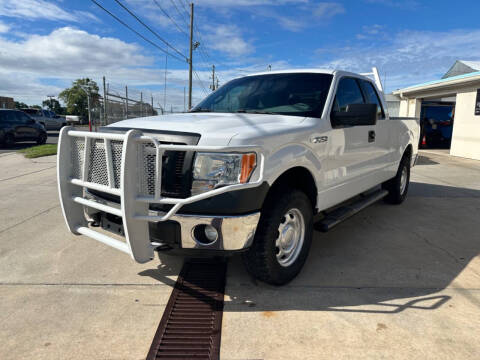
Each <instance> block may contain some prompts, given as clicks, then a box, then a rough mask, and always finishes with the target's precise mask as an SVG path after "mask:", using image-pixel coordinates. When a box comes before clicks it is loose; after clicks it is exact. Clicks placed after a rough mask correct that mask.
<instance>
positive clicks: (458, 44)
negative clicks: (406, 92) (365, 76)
mask: <svg viewBox="0 0 480 360" xmlns="http://www.w3.org/2000/svg"><path fill="white" fill-rule="evenodd" d="M389 39H390V40H388V41H384V42H382V43H381V44H374V43H371V44H370V45H367V44H365V43H364V42H362V43H360V44H358V45H354V46H347V47H338V48H329V49H318V50H317V52H316V53H317V55H318V56H322V57H323V58H325V59H326V60H325V61H324V62H323V63H321V64H319V66H321V67H328V68H336V69H344V70H350V71H354V72H365V71H368V70H369V69H370V68H371V67H372V66H377V67H378V68H379V70H380V72H381V74H385V73H386V75H387V88H388V89H389V90H393V89H397V88H400V87H404V86H409V85H413V84H416V83H419V82H423V81H428V80H435V79H438V78H440V77H441V76H442V75H443V74H444V73H445V72H446V71H447V70H448V69H449V67H450V66H451V65H452V64H453V63H454V62H455V60H457V59H467V60H478V59H480V29H473V30H466V29H458V30H453V31H448V32H433V31H402V32H399V33H396V34H391V35H390V37H389Z"/></svg>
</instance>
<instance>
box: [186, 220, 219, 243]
mask: <svg viewBox="0 0 480 360" xmlns="http://www.w3.org/2000/svg"><path fill="white" fill-rule="evenodd" d="M192 235H193V237H194V239H195V240H196V241H197V242H198V243H200V244H202V245H211V244H213V243H214V242H215V241H217V239H218V231H217V229H215V228H214V227H213V226H212V225H204V224H202V225H197V226H195V227H194V229H193V234H192Z"/></svg>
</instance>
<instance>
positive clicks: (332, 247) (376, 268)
mask: <svg viewBox="0 0 480 360" xmlns="http://www.w3.org/2000/svg"><path fill="white" fill-rule="evenodd" d="M479 211H480V191H478V190H472V189H467V188H458V187H451V186H443V185H433V184H427V183H418V182H412V183H411V188H410V193H409V197H408V198H407V201H406V202H405V203H404V204H402V205H401V206H390V205H386V204H384V203H377V204H375V205H373V206H371V207H370V208H367V209H365V210H364V211H362V212H361V213H359V214H357V215H355V216H354V217H352V218H351V219H349V220H347V221H345V222H344V223H342V224H340V225H339V226H338V227H336V228H334V229H332V230H331V231H330V232H328V233H318V232H317V233H315V235H314V241H313V243H312V247H311V249H310V255H309V258H308V259H307V263H306V264H305V267H304V268H303V270H302V271H301V273H300V274H299V275H298V277H297V278H295V279H294V280H293V281H292V282H291V283H289V284H287V285H285V286H282V287H275V286H271V285H268V284H264V283H262V282H259V281H256V280H255V279H253V278H252V277H251V276H249V274H248V273H247V272H246V271H245V269H244V267H243V264H242V262H241V258H240V257H234V258H231V259H230V261H229V268H228V275H227V288H226V294H225V295H226V296H225V301H226V308H225V311H232V312H245V311H247V312H249V311H254V312H259V311H286V310H301V311H338V312H362V313H382V314H388V313H391V314H394V313H399V312H402V311H405V310H407V309H417V310H418V309H421V310H434V309H437V308H439V307H441V306H443V305H444V304H445V303H447V302H448V301H449V300H450V298H451V296H453V295H452V292H451V291H449V292H448V295H447V294H445V292H444V291H443V290H445V289H446V288H447V287H448V286H449V285H450V284H451V283H452V282H454V281H455V288H456V289H458V290H456V291H462V293H465V294H467V293H468V289H465V288H468V287H470V288H471V287H474V286H473V285H472V286H469V284H468V282H469V281H470V282H471V281H475V282H478V281H479V280H480V279H479V275H478V273H475V272H473V271H472V270H471V269H467V270H466V271H465V273H467V275H465V276H463V275H464V274H462V272H464V270H465V269H466V267H467V265H468V264H469V262H470V261H471V260H472V259H473V258H475V257H476V256H478V255H479V254H480V242H479V241H478V239H479V238H480V228H479V227H478V226H477V221H478V219H477V216H478V213H479ZM169 258H170V261H171V257H168V256H166V255H163V254H160V259H161V261H162V263H163V264H165V263H167V264H168V261H169ZM162 266H163V267H165V265H162ZM166 268H168V266H166ZM140 275H143V276H150V277H153V278H155V279H156V280H158V281H161V282H163V283H166V284H168V285H171V286H173V281H171V280H170V279H168V278H167V276H168V275H172V274H169V273H168V271H167V272H165V271H163V270H162V268H159V269H151V270H146V271H144V272H142V273H140ZM472 278H473V280H471V279H472ZM469 279H470V280H469ZM469 298H470V301H472V302H474V303H476V305H478V306H480V302H479V301H478V300H476V299H475V298H473V297H471V296H470V297H469Z"/></svg>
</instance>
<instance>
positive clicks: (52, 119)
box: [21, 108, 67, 130]
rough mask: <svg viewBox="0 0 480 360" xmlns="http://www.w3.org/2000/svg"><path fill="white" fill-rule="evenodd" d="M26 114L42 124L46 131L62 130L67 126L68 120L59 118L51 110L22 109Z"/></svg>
mask: <svg viewBox="0 0 480 360" xmlns="http://www.w3.org/2000/svg"><path fill="white" fill-rule="evenodd" d="M21 110H22V111H23V112H24V113H26V114H28V115H30V117H32V118H33V119H35V120H36V121H37V122H39V123H40V124H42V125H43V126H44V127H45V129H47V130H60V129H61V128H62V127H63V126H65V125H66V124H67V123H66V120H65V118H63V117H61V116H58V115H57V114H55V113H54V112H53V111H50V110H43V109H33V108H27V109H21Z"/></svg>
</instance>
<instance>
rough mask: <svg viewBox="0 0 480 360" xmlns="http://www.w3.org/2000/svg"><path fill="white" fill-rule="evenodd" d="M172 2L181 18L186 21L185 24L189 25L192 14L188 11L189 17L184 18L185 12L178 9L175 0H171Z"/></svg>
mask: <svg viewBox="0 0 480 360" xmlns="http://www.w3.org/2000/svg"><path fill="white" fill-rule="evenodd" d="M170 2H171V3H172V5H173V7H174V8H175V10H177V13H178V15H180V18H181V19H182V20H183V21H184V22H185V26H186V27H188V26H189V25H188V19H189V18H190V14H189V13H188V11H187V12H186V14H187V17H186V18H184V16H185V14H182V12H181V11H180V10H179V9H178V6H177V4H176V3H175V1H174V0H170Z"/></svg>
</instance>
